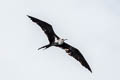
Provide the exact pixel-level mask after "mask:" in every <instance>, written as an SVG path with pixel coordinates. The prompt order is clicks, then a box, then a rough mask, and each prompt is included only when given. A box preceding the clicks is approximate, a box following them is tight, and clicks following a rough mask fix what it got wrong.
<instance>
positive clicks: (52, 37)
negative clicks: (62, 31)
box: [27, 15, 59, 43]
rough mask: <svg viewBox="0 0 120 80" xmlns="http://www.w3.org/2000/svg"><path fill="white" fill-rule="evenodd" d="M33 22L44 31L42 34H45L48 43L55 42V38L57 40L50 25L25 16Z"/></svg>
mask: <svg viewBox="0 0 120 80" xmlns="http://www.w3.org/2000/svg"><path fill="white" fill-rule="evenodd" d="M27 16H28V17H29V18H30V19H31V20H32V21H33V22H35V23H36V24H38V25H39V26H40V27H41V29H42V30H43V31H44V33H45V34H46V36H47V37H48V40H49V42H50V43H52V42H54V41H55V37H56V38H57V39H59V37H58V36H57V35H56V34H55V32H54V30H53V28H52V25H50V24H49V23H47V22H45V21H42V20H40V19H37V18H35V17H32V16H29V15H27Z"/></svg>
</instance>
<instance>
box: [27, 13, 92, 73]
mask: <svg viewBox="0 0 120 80" xmlns="http://www.w3.org/2000/svg"><path fill="white" fill-rule="evenodd" d="M27 16H28V17H29V18H30V19H31V20H32V21H33V22H35V23H36V24H37V25H39V26H40V27H41V29H42V30H43V31H44V33H45V34H46V35H47V37H48V40H49V44H48V45H45V46H43V47H40V48H38V50H40V49H42V48H43V49H47V48H49V47H51V46H56V47H59V48H62V49H64V50H65V51H66V53H68V54H69V55H70V56H72V57H73V58H75V59H76V60H77V61H79V62H80V63H81V64H82V65H83V66H84V67H85V68H87V69H88V70H89V71H90V72H92V70H91V68H90V66H89V65H88V63H87V61H86V60H85V58H84V57H83V55H82V54H81V52H80V51H79V50H78V49H76V48H74V47H72V46H71V45H69V44H67V43H66V42H64V41H65V40H67V39H62V38H60V37H58V36H57V35H56V34H55V32H54V30H53V28H52V25H50V24H49V23H47V22H45V21H42V20H40V19H37V18H35V17H32V16H29V15H27Z"/></svg>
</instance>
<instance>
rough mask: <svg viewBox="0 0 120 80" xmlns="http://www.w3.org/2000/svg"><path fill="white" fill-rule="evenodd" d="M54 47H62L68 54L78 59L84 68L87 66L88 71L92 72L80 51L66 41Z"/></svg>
mask: <svg viewBox="0 0 120 80" xmlns="http://www.w3.org/2000/svg"><path fill="white" fill-rule="evenodd" d="M56 47H60V48H62V49H64V50H65V51H66V52H67V53H68V54H69V55H70V56H72V57H74V58H75V59H76V60H78V61H79V62H80V63H81V64H82V65H83V66H84V67H85V68H87V69H88V70H89V71H90V72H92V70H91V68H90V66H89V65H88V63H87V61H86V60H85V58H84V57H83V55H82V54H81V52H80V51H79V50H78V49H76V48H74V47H72V46H70V45H69V44H67V43H65V42H64V43H63V44H62V45H56Z"/></svg>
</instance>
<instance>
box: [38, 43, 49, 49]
mask: <svg viewBox="0 0 120 80" xmlns="http://www.w3.org/2000/svg"><path fill="white" fill-rule="evenodd" d="M50 46H51V45H50V44H48V45H45V46H43V47H40V48H38V50H40V49H42V48H44V49H47V48H49V47H50Z"/></svg>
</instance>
